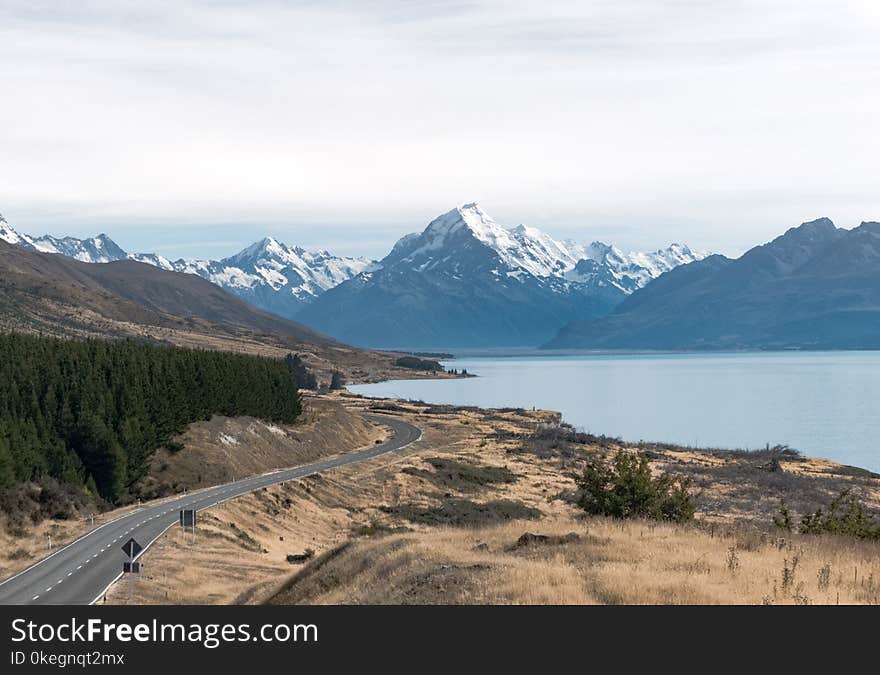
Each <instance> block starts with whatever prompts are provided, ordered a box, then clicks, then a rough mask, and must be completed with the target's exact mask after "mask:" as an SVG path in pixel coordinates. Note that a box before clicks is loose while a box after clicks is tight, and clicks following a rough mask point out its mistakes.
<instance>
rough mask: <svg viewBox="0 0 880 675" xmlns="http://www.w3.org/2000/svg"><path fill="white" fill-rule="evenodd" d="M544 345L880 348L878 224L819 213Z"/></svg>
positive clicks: (673, 276) (659, 284)
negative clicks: (844, 224) (854, 223)
mask: <svg viewBox="0 0 880 675" xmlns="http://www.w3.org/2000/svg"><path fill="white" fill-rule="evenodd" d="M545 347H547V348H551V349H620V350H633V349H639V350H641V349H656V350H699V349H715V350H737V349H878V348H880V223H877V222H864V223H862V224H861V225H860V226H859V227H856V228H854V229H852V230H846V229H841V228H838V227H836V226H835V225H834V223H833V222H831V220H829V219H828V218H820V219H818V220H814V221H811V222H807V223H804V224H802V225H800V226H799V227H794V228H791V229H790V230H788V231H787V232H785V234H783V235H781V236H779V237H777V238H776V239H774V240H773V241H771V242H769V243H767V244H764V245H762V246H756V247H754V248H752V249H750V250H749V251H747V252H746V253H745V254H743V255H742V256H741V257H740V258H737V259H735V260H731V259H729V258H726V257H724V256H720V255H713V256H709V257H707V258H705V259H704V260H700V261H696V262H693V263H691V264H689V265H684V266H682V267H679V268H677V269H674V270H672V271H670V272H668V273H666V274H664V275H663V276H661V277H660V278H659V279H657V280H656V281H654V282H653V283H651V284H649V285H647V286H645V287H644V288H642V289H640V290H638V291H636V292H634V293H633V294H632V295H630V296H629V297H628V298H627V299H626V300H624V301H623V302H622V303H621V304H620V305H619V306H618V307H617V308H616V309H614V311H612V312H611V313H610V314H609V315H608V316H605V317H603V318H599V319H595V320H581V321H573V322H571V323H569V324H568V325H567V326H565V327H564V328H563V329H562V330H561V331H560V332H559V334H558V335H557V336H556V337H555V338H554V339H552V340H551V341H549V342H548V343H547V344H546V345H545Z"/></svg>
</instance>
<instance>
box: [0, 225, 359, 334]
mask: <svg viewBox="0 0 880 675" xmlns="http://www.w3.org/2000/svg"><path fill="white" fill-rule="evenodd" d="M0 240H3V241H6V242H8V243H10V244H16V245H18V246H21V247H23V248H26V249H29V250H32V251H39V252H41V253H56V254H60V255H63V256H67V257H69V258H74V259H75V260H79V261H81V262H87V263H107V262H116V261H119V260H136V261H138V262H143V263H147V264H149V265H153V266H154V267H159V268H161V269H164V270H168V271H172V272H183V273H185V274H195V275H198V276H200V277H202V278H203V279H207V280H208V281H210V282H211V283H213V284H216V285H217V286H220V287H222V288H225V289H226V290H228V291H231V292H232V293H235V294H236V295H238V296H239V297H241V298H243V299H245V300H247V301H248V302H250V303H252V304H254V305H256V306H258V307H261V308H262V309H265V310H268V311H270V312H273V313H275V314H278V315H279V316H282V317H285V318H292V317H293V316H295V315H296V314H297V313H298V312H299V310H300V309H301V308H302V307H303V306H304V305H306V304H308V303H310V302H312V301H313V300H314V299H315V298H316V297H318V296H319V295H320V294H321V293H323V292H324V291H326V290H328V289H330V288H333V287H334V286H336V285H338V284H340V283H342V282H343V281H345V280H347V279H350V278H351V277H353V276H355V275H356V274H358V273H360V272H362V271H364V270H366V269H369V268H370V267H371V265H372V263H371V262H370V261H368V260H365V259H362V258H343V257H338V256H334V255H331V254H330V253H328V252H327V251H315V252H312V251H307V250H305V249H303V248H301V247H298V246H297V247H288V246H286V245H284V244H282V243H280V242H279V241H277V240H276V239H273V238H272V237H266V238H264V239H262V240H261V241H258V242H256V243H255V244H253V245H251V246H249V247H247V248H246V249H244V250H243V251H241V252H239V253H237V254H235V255H233V256H230V257H228V258H223V259H222V260H200V259H194V260H193V259H183V258H180V259H178V260H169V259H168V258H165V257H163V256H161V255H158V254H156V253H128V252H126V251H124V250H123V249H122V248H121V247H120V246H119V245H117V244H116V242H114V241H113V240H112V239H111V238H110V237H108V236H107V235H106V234H100V235H98V236H97V237H92V238H89V239H76V238H74V237H64V238H58V237H52V236H50V235H44V236H41V237H33V236H30V235H27V234H21V233H18V232H16V231H15V230H14V229H12V227H11V226H10V225H9V223H7V222H6V220H5V219H4V218H3V217H2V216H0Z"/></svg>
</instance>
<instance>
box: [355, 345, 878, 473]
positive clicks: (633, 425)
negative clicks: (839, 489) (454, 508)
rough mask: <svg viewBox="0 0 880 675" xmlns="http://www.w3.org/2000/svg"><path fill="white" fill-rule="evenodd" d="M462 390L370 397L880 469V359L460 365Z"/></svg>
mask: <svg viewBox="0 0 880 675" xmlns="http://www.w3.org/2000/svg"><path fill="white" fill-rule="evenodd" d="M445 365H447V366H448V367H452V368H458V369H461V368H466V369H467V370H468V372H470V373H474V374H476V375H479V377H476V378H470V379H466V380H400V381H391V382H382V383H379V384H370V385H352V386H349V389H350V390H352V391H353V392H355V393H359V394H363V395H366V396H392V397H397V398H409V399H421V400H424V401H429V402H431V403H451V404H457V405H477V406H482V407H524V408H531V407H532V406H534V407H537V408H545V409H549V410H558V411H560V412H562V414H563V418H564V419H565V420H566V421H567V422H569V423H571V424H573V425H575V426H576V427H578V428H581V429H584V430H586V431H590V432H593V433H596V434H608V435H611V436H620V437H622V438H624V439H626V440H630V441H637V440H646V441H666V442H672V443H678V444H683V445H693V446H701V447H722V448H746V449H754V448H763V447H764V446H765V445H766V444H767V443H769V444H770V445H776V444H785V445H788V446H790V447H792V448H796V449H798V450H800V451H801V452H803V453H804V454H807V455H812V456H816V457H826V458H829V459H833V460H836V461H839V462H843V463H846V464H852V465H855V466H860V467H863V468H866V469H871V470H872V471H880V352H783V353H773V352H762V353H754V354H664V355H654V354H652V355H644V354H634V355H618V354H615V355H589V356H525V357H507V358H490V357H481V358H461V359H456V360H454V361H448V362H446V363H445Z"/></svg>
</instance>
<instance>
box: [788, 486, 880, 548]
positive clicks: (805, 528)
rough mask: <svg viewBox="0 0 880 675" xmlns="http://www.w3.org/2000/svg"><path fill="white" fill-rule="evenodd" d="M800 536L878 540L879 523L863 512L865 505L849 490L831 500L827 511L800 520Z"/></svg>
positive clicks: (879, 533)
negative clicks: (831, 535) (832, 535)
mask: <svg viewBox="0 0 880 675" xmlns="http://www.w3.org/2000/svg"><path fill="white" fill-rule="evenodd" d="M799 529H800V532H801V533H802V534H842V535H847V536H851V537H856V538H858V539H880V523H877V522H876V521H875V520H874V519H873V518H872V517H871V516H870V515H868V514H867V513H866V511H865V505H864V504H863V503H862V501H861V500H860V499H859V498H858V497H857V496H856V495H854V494H852V492H851V491H850V490H844V491H843V492H841V493H840V494H839V495H837V497H835V498H834V499H832V500H831V503H830V504H829V505H828V510H827V511H824V510H823V509H821V508H818V509H816V510H815V511H814V512H813V513H808V514H807V515H805V516H803V517H802V518H801V525H800V528H799Z"/></svg>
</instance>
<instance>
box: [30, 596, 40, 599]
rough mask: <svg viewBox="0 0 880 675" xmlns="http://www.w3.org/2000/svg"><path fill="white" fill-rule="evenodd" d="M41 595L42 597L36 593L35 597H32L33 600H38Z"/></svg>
mask: <svg viewBox="0 0 880 675" xmlns="http://www.w3.org/2000/svg"><path fill="white" fill-rule="evenodd" d="M39 597H40V596H39V595H35V596H34V597H32V598H31V600H36V599H37V598H39Z"/></svg>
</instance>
